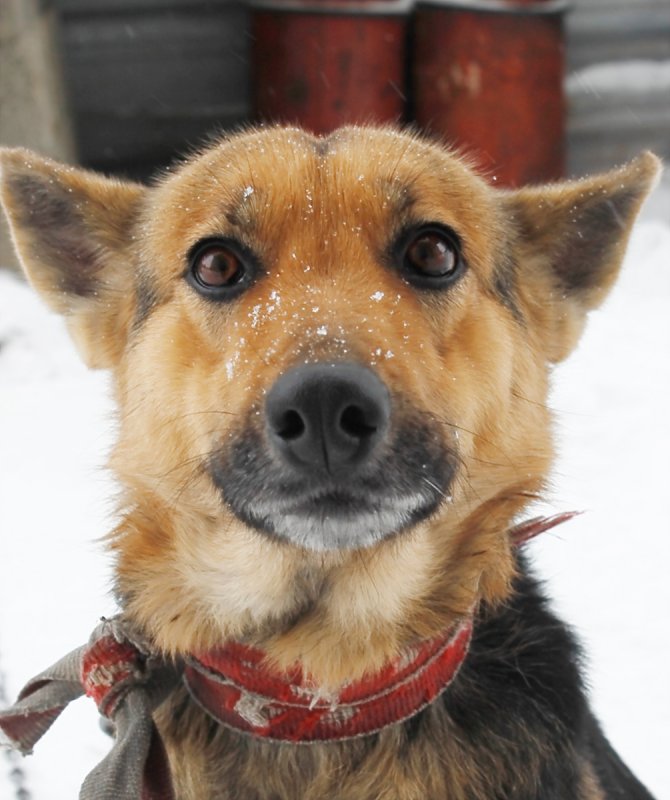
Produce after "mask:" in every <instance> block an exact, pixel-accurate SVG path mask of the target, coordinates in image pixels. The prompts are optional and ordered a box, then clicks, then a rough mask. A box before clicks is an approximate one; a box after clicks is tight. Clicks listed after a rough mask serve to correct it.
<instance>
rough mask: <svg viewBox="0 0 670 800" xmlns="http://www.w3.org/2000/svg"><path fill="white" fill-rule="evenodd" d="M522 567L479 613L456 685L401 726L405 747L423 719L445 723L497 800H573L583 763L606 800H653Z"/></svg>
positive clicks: (574, 651)
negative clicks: (505, 592)
mask: <svg viewBox="0 0 670 800" xmlns="http://www.w3.org/2000/svg"><path fill="white" fill-rule="evenodd" d="M518 562H519V564H518V566H519V577H518V578H517V580H516V584H515V592H514V595H513V596H512V597H511V598H510V600H509V601H508V602H507V603H506V604H505V605H504V606H501V607H499V608H497V609H490V608H483V609H482V610H481V611H480V613H479V615H478V617H477V619H476V620H475V627H474V635H473V641H472V645H471V649H470V653H469V654H468V656H467V658H466V660H465V662H464V664H463V666H462V667H461V670H460V671H459V673H458V675H457V677H456V679H455V681H454V682H453V684H452V685H451V686H450V687H449V689H448V690H447V691H446V692H445V693H444V694H443V695H442V696H441V698H440V699H439V700H438V701H437V702H436V703H435V704H434V705H433V706H432V707H429V708H427V709H425V710H424V711H422V712H420V714H419V717H418V718H413V719H411V720H408V721H407V722H405V723H403V727H404V730H405V733H406V735H407V738H408V741H415V740H416V739H417V738H418V737H420V735H421V720H423V721H424V723H426V724H433V725H434V724H435V723H436V721H439V720H441V726H442V727H444V725H445V724H446V725H447V729H448V730H451V731H452V736H454V737H455V738H456V739H457V740H458V741H459V742H461V743H462V744H463V746H464V747H465V748H466V749H467V750H469V751H470V752H474V753H477V754H478V755H477V759H476V761H477V763H479V764H481V765H483V766H486V767H487V768H488V769H489V771H490V770H492V769H494V770H495V772H494V773H493V772H492V773H491V774H495V775H496V776H498V780H499V784H498V786H497V787H496V789H497V791H496V794H495V798H496V800H566V798H579V797H580V796H581V795H580V789H579V787H580V782H581V770H582V765H583V761H584V759H586V761H587V763H589V764H590V765H591V766H592V767H593V769H594V772H595V774H596V776H597V777H598V778H599V779H600V781H601V784H602V787H603V789H604V791H605V797H606V798H608V800H624V798H625V799H626V800H653V798H652V797H651V795H650V794H649V793H648V792H647V790H646V789H645V788H644V786H642V784H641V783H640V782H639V781H638V780H637V779H636V778H635V777H634V776H633V775H632V773H631V772H630V771H629V770H628V768H627V767H626V766H625V765H624V764H623V762H622V761H621V759H620V758H619V757H618V756H617V755H616V753H615V752H614V751H613V750H612V748H611V746H610V745H609V743H608V742H607V740H606V739H605V737H604V735H603V734H602V732H601V731H600V728H599V727H598V724H597V722H596V721H595V719H594V718H593V715H592V713H591V711H590V710H589V708H588V703H587V700H586V696H585V692H584V686H583V682H582V678H581V670H582V656H581V652H580V649H579V646H578V645H577V643H576V641H575V639H574V637H573V635H572V634H571V633H570V631H569V630H568V628H567V627H566V626H565V625H564V624H563V623H562V622H561V621H560V620H558V619H557V618H556V617H555V616H554V615H553V614H552V613H551V612H550V611H549V610H548V608H547V601H546V599H545V598H544V596H543V595H542V593H541V591H540V587H539V585H538V583H537V582H536V581H535V580H534V578H533V577H532V576H531V575H530V574H529V570H528V566H527V564H526V562H525V559H524V558H523V557H522V556H519V558H518ZM445 715H446V719H445V718H444V717H445ZM423 735H427V734H425V733H424V734H423ZM589 756H591V758H589ZM520 765H523V768H522V769H520V768H519V767H520Z"/></svg>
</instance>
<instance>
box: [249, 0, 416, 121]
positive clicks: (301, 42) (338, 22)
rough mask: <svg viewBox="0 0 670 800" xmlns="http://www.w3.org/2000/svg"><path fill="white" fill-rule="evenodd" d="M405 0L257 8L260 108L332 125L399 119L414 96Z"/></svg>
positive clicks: (274, 2) (266, 114)
mask: <svg viewBox="0 0 670 800" xmlns="http://www.w3.org/2000/svg"><path fill="white" fill-rule="evenodd" d="M407 9H408V3H407V2H406V1H405V0H382V1H381V2H380V0H368V1H367V2H365V1H364V2H361V1H360V0H358V2H348V1H347V0H339V2H332V1H331V2H318V0H311V2H303V1H302V0H288V1H286V0H285V1H282V0H267V1H266V2H263V1H262V0H261V2H256V3H255V4H254V7H253V10H252V63H253V78H252V96H253V105H254V111H255V116H256V118H257V119H258V120H262V121H266V122H267V121H270V122H292V123H298V124H300V125H302V126H303V127H305V128H307V129H309V130H312V131H314V132H315V133H325V132H328V131H330V130H333V129H334V128H336V127H338V126H339V125H343V124H345V123H352V122H353V123H366V122H397V121H399V120H401V119H402V118H403V117H404V114H405V102H406V80H405V59H406V49H407V47H406V44H407Z"/></svg>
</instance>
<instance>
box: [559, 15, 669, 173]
mask: <svg viewBox="0 0 670 800" xmlns="http://www.w3.org/2000/svg"><path fill="white" fill-rule="evenodd" d="M566 31H567V44H568V52H567V55H568V76H567V81H566V91H567V95H568V103H569V117H568V169H569V171H570V172H571V173H573V174H581V173H584V172H588V171H592V170H594V169H604V168H607V167H609V166H611V165H612V164H615V163H619V162H621V161H624V160H626V159H627V158H630V157H631V156H632V155H634V154H635V153H637V152H639V151H640V150H643V149H645V148H650V149H653V150H654V151H655V152H657V153H658V154H659V155H661V156H664V157H666V158H670V0H576V2H575V3H574V5H573V8H572V10H571V12H570V13H569V14H568V17H567V23H566Z"/></svg>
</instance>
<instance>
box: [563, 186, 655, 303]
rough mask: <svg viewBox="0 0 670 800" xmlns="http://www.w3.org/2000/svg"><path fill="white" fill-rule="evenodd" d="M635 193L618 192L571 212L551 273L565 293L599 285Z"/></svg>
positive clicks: (635, 195) (637, 195) (635, 191)
mask: <svg viewBox="0 0 670 800" xmlns="http://www.w3.org/2000/svg"><path fill="white" fill-rule="evenodd" d="M638 201H639V190H637V189H628V190H625V191H620V192H619V193H618V194H615V195H613V196H611V197H609V198H607V199H603V198H600V199H594V200H593V201H591V203H590V204H589V205H587V206H586V207H584V206H582V207H579V208H578V209H577V210H576V211H575V215H574V219H570V222H569V224H568V225H567V226H566V227H565V229H564V231H563V236H562V237H561V239H560V243H559V247H558V248H557V251H556V252H555V254H554V259H553V263H554V270H555V272H556V275H557V276H558V277H559V279H560V281H561V284H562V286H563V287H564V288H565V289H566V290H567V291H569V292H575V293H580V292H585V291H589V290H590V289H596V288H598V287H600V286H601V285H602V283H603V272H605V273H607V272H608V271H609V268H610V264H611V256H612V250H613V249H614V248H615V247H616V246H617V245H618V243H619V241H620V236H619V235H618V231H617V229H624V230H625V229H626V228H627V227H628V225H629V220H630V215H631V211H632V208H633V206H634V205H635V203H637V202H638Z"/></svg>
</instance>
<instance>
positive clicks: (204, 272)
mask: <svg viewBox="0 0 670 800" xmlns="http://www.w3.org/2000/svg"><path fill="white" fill-rule="evenodd" d="M255 263H256V262H255V259H254V258H253V256H252V255H251V254H249V253H247V252H246V250H245V248H243V247H242V246H241V245H239V244H237V243H236V242H228V241H227V240H225V241H218V240H215V241H205V242H202V243H201V244H200V245H199V246H197V247H196V248H195V250H194V251H193V253H192V255H191V256H190V258H189V270H188V272H187V274H186V278H187V280H188V282H189V283H190V284H191V286H192V287H193V288H194V289H196V291H198V292H200V294H202V295H204V296H205V297H208V298H211V299H214V300H229V299H231V298H233V297H235V296H237V295H238V294H239V293H240V292H242V291H244V289H245V288H246V287H247V286H249V284H250V283H251V281H252V280H253V277H254V265H255Z"/></svg>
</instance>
